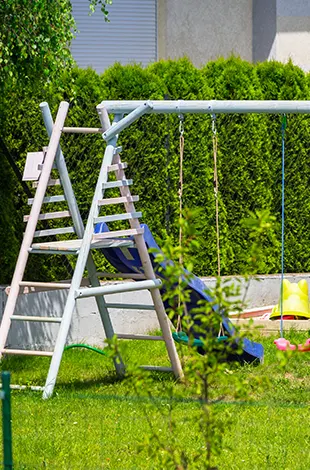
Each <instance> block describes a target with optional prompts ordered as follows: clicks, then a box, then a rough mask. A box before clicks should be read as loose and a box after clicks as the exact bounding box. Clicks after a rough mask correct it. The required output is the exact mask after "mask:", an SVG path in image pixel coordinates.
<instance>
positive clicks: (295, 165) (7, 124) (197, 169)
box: [0, 57, 310, 283]
mask: <svg viewBox="0 0 310 470" xmlns="http://www.w3.org/2000/svg"><path fill="white" fill-rule="evenodd" d="M309 84H310V79H309V76H308V75H307V74H305V73H304V72H303V71H301V70H300V69H299V68H298V67H295V66H294V65H293V64H292V63H288V64H281V63H278V62H267V63H260V64H257V65H253V64H250V63H248V62H246V61H242V60H241V59H239V58H235V57H231V58H230V59H227V60H224V59H219V60H217V61H214V62H210V63H208V64H206V66H205V67H203V68H202V69H197V68H195V67H194V66H193V65H192V64H191V63H190V62H189V60H187V59H185V58H184V59H180V60H177V61H160V62H158V63H155V64H152V65H150V66H149V67H147V68H145V69H143V68H142V67H140V66H139V65H128V66H121V65H120V64H115V65H114V66H113V67H111V68H110V69H108V70H106V71H105V72H104V74H103V75H102V76H99V75H97V74H96V72H94V71H93V70H91V69H88V70H81V69H78V68H73V69H72V70H71V71H69V70H68V71H66V72H64V73H62V74H61V75H58V77H57V81H53V80H50V81H47V82H46V83H44V85H43V86H42V84H41V86H38V84H35V83H33V84H32V83H31V82H28V83H27V85H26V86H23V88H21V87H20V86H18V85H17V83H16V81H14V80H11V81H8V82H7V83H6V84H4V85H3V94H2V98H1V102H0V116H1V128H2V138H3V140H4V141H5V143H6V145H7V147H8V148H9V150H10V151H11V153H12V155H13V156H14V158H15V160H16V163H17V165H18V166H19V168H20V170H21V171H23V166H24V163H25V158H26V153H27V151H37V150H40V148H41V147H42V146H43V145H46V144H47V138H46V132H45V129H44V127H43V124H42V119H41V116H40V111H39V103H40V102H41V101H44V100H46V101H48V102H49V104H50V107H51V109H52V113H53V116H55V115H56V112H57V107H58V105H59V102H60V101H61V100H63V99H64V100H68V101H70V104H71V109H70V111H69V116H68V120H67V125H80V126H98V124H99V120H98V117H97V115H96V105H97V104H98V103H99V102H100V101H102V100H104V99H114V100H122V99H127V100H132V99H173V100H176V99H188V100H190V99H204V100H209V99H219V100H221V99H223V100H229V99H244V100H247V99H257V100H262V99H267V100H269V99H274V100H278V99H281V100H306V99H309ZM216 125H217V134H218V147H219V148H218V165H219V189H220V196H219V198H220V232H221V262H222V274H242V273H243V272H245V270H246V267H247V265H248V257H249V246H250V243H251V242H250V241H249V234H248V231H247V230H246V229H245V228H244V226H243V224H242V220H243V219H244V218H245V217H247V216H248V214H249V211H252V212H255V211H256V210H263V209H268V210H270V213H271V215H273V216H275V218H276V224H275V226H274V233H271V234H270V235H269V236H268V238H266V239H265V240H264V241H263V251H264V252H263V258H262V259H263V263H261V264H260V274H268V273H274V272H278V271H279V270H280V238H281V236H280V221H281V116H279V115H219V116H217V119H216ZM184 126H185V134H184V136H185V153H184V206H188V207H189V208H191V209H196V210H197V209H198V213H197V216H196V220H195V223H196V225H197V229H198V233H200V243H201V245H200V250H199V252H198V253H195V254H194V257H195V273H196V274H200V275H214V274H216V272H217V263H216V232H215V201H214V191H213V151H212V131H211V118H210V116H208V115H204V116H202V115H186V116H185V119H184ZM178 127H179V122H178V117H177V116H176V115H153V116H146V117H143V118H142V119H141V120H139V121H138V122H136V123H135V124H134V125H132V126H131V127H130V128H129V129H126V130H125V131H124V132H123V133H122V134H121V137H120V143H121V145H122V146H123V155H122V158H123V160H124V161H127V162H128V164H129V168H128V171H127V174H128V177H132V178H133V179H134V189H133V193H134V194H139V196H140V202H139V210H140V209H141V210H142V211H143V222H146V223H148V225H149V226H150V228H151V230H152V231H153V232H154V234H155V236H157V237H162V238H165V237H166V236H167V235H170V236H172V238H173V239H174V240H177V236H178V234H177V221H178V178H179V131H178ZM309 128H310V127H309V116H307V115H290V116H288V127H287V131H286V169H285V179H286V202H285V212H286V214H285V224H286V266H285V269H286V271H287V272H306V271H310V258H309V255H308V245H309V241H310V240H309V239H310V230H309V228H310V226H309V225H310V222H309V215H308V214H309V208H310V193H309V189H308V188H309V178H310V170H309V164H308V155H309V137H310V136H309V132H310V130H309ZM62 149H63V152H64V155H65V157H66V161H67V165H68V169H69V172H70V176H71V178H72V181H73V186H74V189H75V191H76V194H77V199H78V203H79V205H80V209H81V211H82V214H83V217H84V218H86V217H87V211H88V208H89V205H90V202H91V197H92V193H93V189H94V185H95V183H96V178H97V175H98V171H99V166H100V162H101V159H102V156H103V152H104V145H103V141H102V138H101V136H94V135H90V136H78V135H65V136H63V138H62ZM0 166H1V174H0V180H1V183H0V198H1V201H2V202H1V211H0V217H1V220H0V260H1V265H2V266H1V273H0V282H1V283H6V282H9V280H10V278H11V275H12V271H13V269H14V264H15V260H16V254H17V252H18V249H19V244H20V240H21V237H22V231H23V223H22V215H23V214H25V213H26V211H27V209H26V208H25V202H26V199H27V198H26V196H25V195H24V194H23V192H22V190H21V188H20V187H19V185H18V182H17V181H16V180H15V176H14V175H13V173H12V172H11V170H10V168H9V167H8V166H7V165H6V164H4V159H3V156H2V155H1V154H0ZM38 258H39V257H36V262H35V264H34V263H33V264H32V265H30V268H29V270H30V272H29V278H31V279H35V277H36V276H38V275H40V277H41V279H42V277H45V278H46V279H47V278H51V279H54V278H56V277H59V276H61V275H63V276H64V278H65V277H66V272H65V268H64V267H63V265H61V264H57V262H56V261H55V260H53V259H52V260H51V261H50V262H49V263H47V262H46V259H44V263H43V261H42V258H41V257H40V260H38ZM44 258H45V257H44Z"/></svg>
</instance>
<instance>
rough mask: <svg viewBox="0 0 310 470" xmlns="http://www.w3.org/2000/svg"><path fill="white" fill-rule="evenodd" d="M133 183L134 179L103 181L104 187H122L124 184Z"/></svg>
mask: <svg viewBox="0 0 310 470" xmlns="http://www.w3.org/2000/svg"><path fill="white" fill-rule="evenodd" d="M132 183H133V181H132V180H116V181H109V182H108V183H102V188H103V189H110V188H120V187H123V186H130V185H131V184H132Z"/></svg>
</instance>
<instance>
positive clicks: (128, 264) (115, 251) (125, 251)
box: [95, 223, 264, 362]
mask: <svg viewBox="0 0 310 470" xmlns="http://www.w3.org/2000/svg"><path fill="white" fill-rule="evenodd" d="M141 227H143V228H144V239H145V242H146V246H147V248H148V249H149V248H155V249H156V250H159V247H158V245H157V243H156V242H155V240H154V238H153V235H152V233H151V231H150V229H149V228H148V226H147V225H146V224H141ZM108 231H109V229H108V227H107V225H106V224H104V223H100V224H97V225H96V226H95V233H102V232H108ZM102 252H103V254H104V256H105V257H106V258H107V260H108V261H109V262H110V263H111V264H112V265H113V266H114V267H115V268H116V269H117V270H118V271H119V272H123V273H131V274H132V273H143V268H142V264H141V260H140V256H139V253H138V250H137V249H136V248H104V249H102ZM150 257H151V260H152V263H153V266H154V270H155V272H156V274H157V275H158V277H162V273H158V268H159V264H158V263H157V262H156V261H155V258H156V253H150ZM188 288H189V290H190V300H189V302H188V304H187V311H188V312H189V313H190V312H191V310H192V309H193V308H196V307H197V305H198V302H199V300H207V301H209V302H211V301H212V298H211V297H210V295H209V294H208V289H207V288H206V286H205V284H204V283H203V281H202V280H201V279H199V278H198V277H196V276H194V275H191V276H190V280H189V283H188ZM166 307H167V305H166ZM214 308H216V307H214ZM222 325H223V329H224V334H225V335H227V336H234V335H235V328H234V326H233V324H232V323H231V321H230V320H229V319H228V318H226V317H224V316H222ZM242 341H243V345H242V347H243V353H242V354H241V355H238V356H237V355H235V357H234V359H235V360H236V359H239V360H242V361H244V362H253V361H255V360H257V359H258V360H260V361H261V362H262V360H263V357H264V348H263V346H262V345H261V344H259V343H255V342H253V341H250V340H248V339H242Z"/></svg>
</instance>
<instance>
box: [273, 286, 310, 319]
mask: <svg viewBox="0 0 310 470" xmlns="http://www.w3.org/2000/svg"><path fill="white" fill-rule="evenodd" d="M288 315H290V316H295V317H303V318H310V312H309V295H308V284H307V281H306V280H305V279H301V280H300V281H299V282H298V283H297V284H296V283H293V282H290V281H288V280H287V279H284V281H283V316H288ZM280 316H281V310H280V301H279V303H278V305H275V307H273V309H272V312H271V315H270V319H276V318H279V317H280Z"/></svg>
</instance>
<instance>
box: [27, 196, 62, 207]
mask: <svg viewBox="0 0 310 470" xmlns="http://www.w3.org/2000/svg"><path fill="white" fill-rule="evenodd" d="M65 200H66V198H65V196H64V194H59V195H58V196H48V197H45V198H44V199H43V204H48V203H50V202H62V201H65ZM33 201H34V198H30V199H28V204H29V206H31V205H32V204H33Z"/></svg>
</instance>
